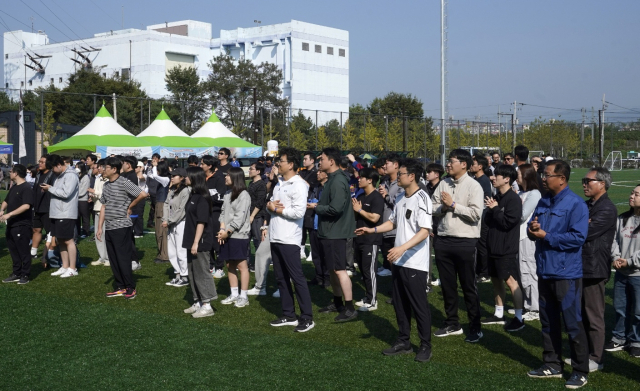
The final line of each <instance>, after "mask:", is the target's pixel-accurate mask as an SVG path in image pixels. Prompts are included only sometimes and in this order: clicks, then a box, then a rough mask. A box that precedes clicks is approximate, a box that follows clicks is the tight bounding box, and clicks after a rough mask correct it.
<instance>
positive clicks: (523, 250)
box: [519, 238, 540, 311]
mask: <svg viewBox="0 0 640 391" xmlns="http://www.w3.org/2000/svg"><path fill="white" fill-rule="evenodd" d="M519 252H520V257H519V259H520V282H521V284H522V293H523V295H524V309H526V310H527V311H538V310H539V306H538V299H539V297H540V293H538V274H537V273H536V270H537V266H536V258H535V252H536V243H535V242H534V241H532V240H530V239H529V238H526V239H522V240H520V249H519Z"/></svg>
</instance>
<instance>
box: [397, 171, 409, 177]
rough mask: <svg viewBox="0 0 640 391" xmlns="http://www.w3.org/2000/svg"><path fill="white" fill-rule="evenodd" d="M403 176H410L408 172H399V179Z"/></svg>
mask: <svg viewBox="0 0 640 391" xmlns="http://www.w3.org/2000/svg"><path fill="white" fill-rule="evenodd" d="M403 175H409V173H408V172H400V171H398V176H399V177H401V176H403Z"/></svg>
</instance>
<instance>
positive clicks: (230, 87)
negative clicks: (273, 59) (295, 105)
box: [203, 53, 288, 143]
mask: <svg viewBox="0 0 640 391" xmlns="http://www.w3.org/2000/svg"><path fill="white" fill-rule="evenodd" d="M208 66H209V69H211V73H210V74H209V77H208V78H207V80H206V82H205V83H204V86H203V88H204V92H205V94H207V95H208V97H209V100H210V102H211V103H212V104H213V106H214V107H215V109H216V114H218V117H219V118H220V121H222V122H223V123H224V124H225V125H226V126H227V127H229V128H233V129H237V131H238V135H240V136H244V137H245V138H247V137H249V136H250V137H249V138H251V139H253V128H254V127H255V128H257V127H258V126H259V123H254V121H255V120H258V119H257V118H254V116H253V110H254V107H263V106H264V107H272V108H276V109H282V108H284V107H286V106H287V104H288V100H287V99H286V98H282V97H281V94H282V91H281V90H280V84H281V83H282V71H281V70H279V69H278V66H277V65H275V64H269V63H266V62H263V63H262V64H259V65H255V64H254V63H253V62H252V61H251V60H249V59H246V60H245V59H240V60H235V59H234V58H233V57H231V56H230V55H229V54H228V53H222V54H220V55H219V56H217V57H215V58H214V59H212V60H211V62H210V63H209V64H208ZM254 89H255V94H254ZM254 95H255V100H254ZM258 121H259V120H258ZM255 122H257V121H255ZM253 141H255V142H258V143H259V141H260V140H253Z"/></svg>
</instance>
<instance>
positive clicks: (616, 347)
mask: <svg viewBox="0 0 640 391" xmlns="http://www.w3.org/2000/svg"><path fill="white" fill-rule="evenodd" d="M623 349H624V344H620V343H617V342H613V341H611V342H609V343H608V344H606V345H604V350H606V351H607V352H617V351H620V350H623Z"/></svg>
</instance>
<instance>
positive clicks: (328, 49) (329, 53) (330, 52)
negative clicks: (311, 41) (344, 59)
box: [327, 46, 333, 56]
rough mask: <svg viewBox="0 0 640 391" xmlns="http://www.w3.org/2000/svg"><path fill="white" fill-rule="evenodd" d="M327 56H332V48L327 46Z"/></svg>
mask: <svg viewBox="0 0 640 391" xmlns="http://www.w3.org/2000/svg"><path fill="white" fill-rule="evenodd" d="M327 54H328V55H330V56H333V48H332V47H331V46H327Z"/></svg>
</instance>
